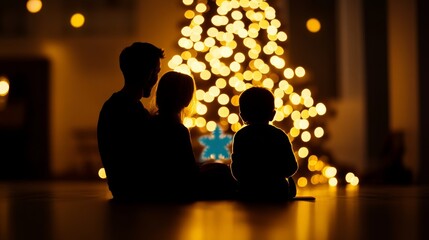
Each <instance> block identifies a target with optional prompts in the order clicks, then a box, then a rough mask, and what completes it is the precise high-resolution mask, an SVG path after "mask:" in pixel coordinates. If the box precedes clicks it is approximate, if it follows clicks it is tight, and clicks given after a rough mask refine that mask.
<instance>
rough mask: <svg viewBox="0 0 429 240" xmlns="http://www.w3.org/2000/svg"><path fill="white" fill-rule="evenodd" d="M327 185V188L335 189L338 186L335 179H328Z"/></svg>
mask: <svg viewBox="0 0 429 240" xmlns="http://www.w3.org/2000/svg"><path fill="white" fill-rule="evenodd" d="M328 183H329V186H331V187H335V186H337V185H338V180H337V179H336V178H330V179H329V181H328Z"/></svg>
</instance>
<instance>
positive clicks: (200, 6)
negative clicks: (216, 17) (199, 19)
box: [195, 3, 207, 13]
mask: <svg viewBox="0 0 429 240" xmlns="http://www.w3.org/2000/svg"><path fill="white" fill-rule="evenodd" d="M195 10H197V12H199V13H203V12H205V11H206V10H207V5H206V4H204V3H198V4H197V6H196V7H195Z"/></svg>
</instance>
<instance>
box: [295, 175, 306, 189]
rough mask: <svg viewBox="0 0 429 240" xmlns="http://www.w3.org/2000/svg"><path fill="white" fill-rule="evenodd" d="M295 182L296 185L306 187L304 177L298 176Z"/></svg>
mask: <svg viewBox="0 0 429 240" xmlns="http://www.w3.org/2000/svg"><path fill="white" fill-rule="evenodd" d="M296 184H297V185H298V187H306V186H307V184H308V180H307V178H305V177H300V178H298V181H297V182H296Z"/></svg>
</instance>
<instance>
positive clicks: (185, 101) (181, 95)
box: [150, 71, 198, 201]
mask: <svg viewBox="0 0 429 240" xmlns="http://www.w3.org/2000/svg"><path fill="white" fill-rule="evenodd" d="M155 101H156V102H155V104H156V107H157V110H156V112H155V114H154V116H153V117H152V119H151V131H152V133H153V134H152V136H153V139H152V140H151V146H152V149H151V153H150V156H151V158H152V159H151V161H155V162H157V169H152V170H154V171H155V172H156V173H157V175H156V176H154V179H153V190H154V192H153V194H156V195H157V196H158V197H157V198H160V199H159V200H167V201H169V200H191V199H193V198H194V197H195V196H196V195H195V194H196V192H195V191H196V184H197V177H198V165H197V162H196V160H195V156H194V153H193V148H192V143H191V137H190V132H189V129H188V128H186V126H185V125H183V123H182V121H183V119H184V117H185V116H188V115H191V114H192V113H193V111H192V110H193V109H194V105H195V104H194V103H195V102H196V100H195V82H194V79H193V78H192V77H191V76H189V75H186V74H183V73H179V72H174V71H170V72H167V73H165V74H164V75H163V76H162V77H161V79H160V80H159V82H158V85H157V88H156V99H155Z"/></svg>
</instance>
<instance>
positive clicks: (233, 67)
mask: <svg viewBox="0 0 429 240" xmlns="http://www.w3.org/2000/svg"><path fill="white" fill-rule="evenodd" d="M229 68H230V69H231V71H233V72H238V71H240V68H241V65H240V63H238V62H232V63H231V64H230V65H229Z"/></svg>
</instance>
